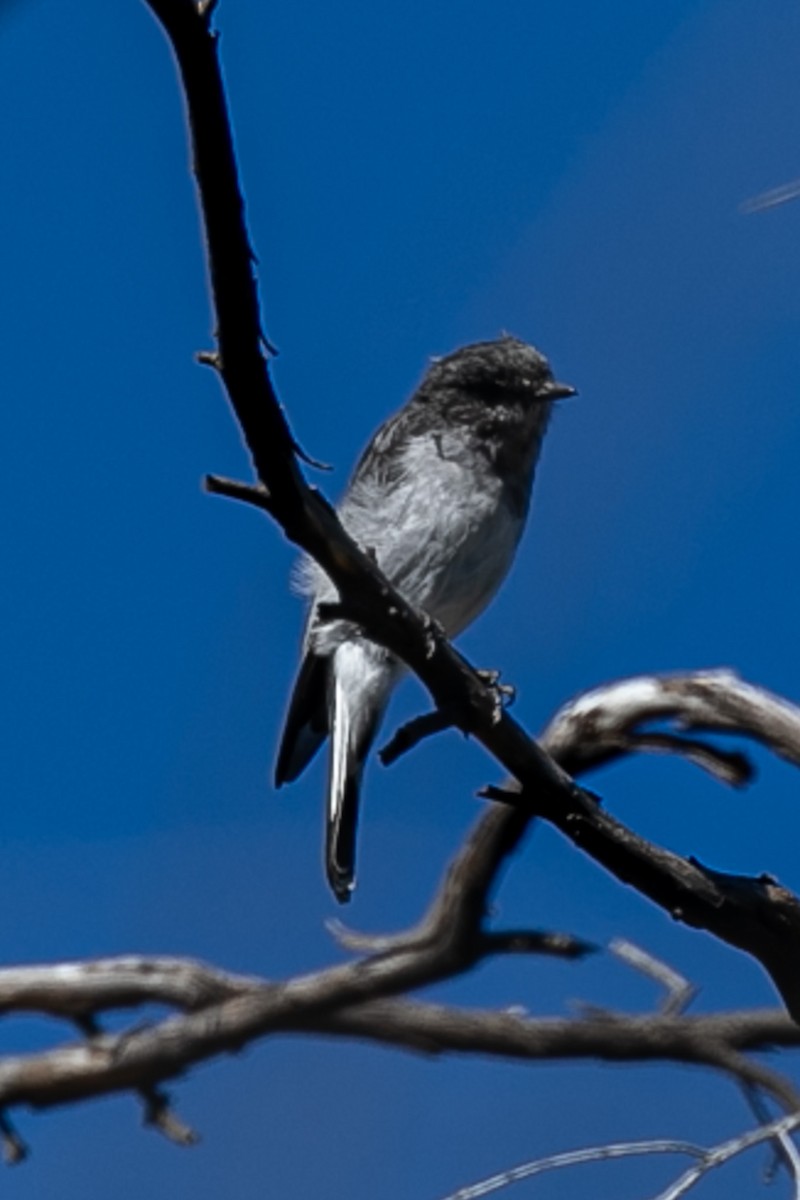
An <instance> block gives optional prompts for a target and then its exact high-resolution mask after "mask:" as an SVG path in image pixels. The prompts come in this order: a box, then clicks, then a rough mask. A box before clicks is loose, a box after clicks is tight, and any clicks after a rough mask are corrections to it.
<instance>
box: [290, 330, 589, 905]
mask: <svg viewBox="0 0 800 1200" xmlns="http://www.w3.org/2000/svg"><path fill="white" fill-rule="evenodd" d="M573 395H575V389H574V388H573V387H570V386H568V385H567V384H564V383H559V382H558V381H557V380H556V378H555V377H554V375H553V372H552V370H551V368H550V364H549V363H548V361H547V359H546V358H545V356H544V355H543V354H542V353H540V351H538V350H536V349H535V348H534V347H533V346H531V345H529V344H528V343H526V342H524V341H521V340H520V339H518V338H516V337H512V336H510V335H508V334H504V335H503V336H501V337H499V338H496V339H494V340H490V341H483V342H474V343H471V344H469V345H465V346H461V347H460V348H458V349H456V350H454V351H452V353H450V354H447V355H444V356H443V357H440V358H434V359H432V360H431V362H430V365H429V366H428V369H427V370H426V372H425V374H424V375H423V377H422V380H421V382H420V383H419V385H418V387H417V389H416V391H415V392H414V393H413V395H412V396H411V398H410V399H409V400H408V401H407V403H406V404H405V406H404V407H403V408H401V409H400V410H399V411H398V412H396V413H395V414H394V415H393V416H390V417H389V418H388V420H386V421H385V422H384V424H382V425H381V426H380V427H379V428H378V430H377V431H376V432H375V434H374V435H373V437H372V440H371V441H370V442H369V444H368V445H367V447H366V449H365V450H364V452H363V454H362V455H361V458H360V459H359V461H358V463H357V465H356V467H355V470H354V472H353V474H352V477H351V479H350V482H349V484H348V486H347V488H346V491H345V493H344V496H343V498H342V500H341V502H340V503H339V505H338V507H337V512H338V515H339V519H340V520H341V523H342V525H343V526H344V528H345V529H346V530H347V532H348V533H349V534H350V536H351V537H352V538H353V539H354V540H355V541H356V542H357V543H358V544H359V546H360V547H361V549H362V550H364V551H365V552H367V553H369V554H370V555H371V556H373V557H374V559H375V561H376V562H377V565H378V566H379V567H380V569H381V570H382V571H383V573H384V575H385V576H386V578H387V579H388V580H389V581H390V582H391V583H392V584H393V585H394V587H395V588H396V589H397V590H398V591H399V592H400V593H401V595H402V596H403V598H404V599H405V600H406V601H408V602H409V603H410V604H412V605H413V606H414V607H416V608H417V609H418V610H421V611H422V612H424V613H425V614H426V616H427V617H428V618H430V619H432V620H433V621H435V622H436V623H437V624H438V625H439V627H440V628H441V629H442V630H443V631H444V633H445V634H446V635H447V636H448V637H451V638H452V637H455V636H457V635H458V634H459V633H461V632H462V630H464V629H465V628H466V627H467V626H468V625H469V624H471V622H472V621H474V619H475V618H476V617H477V616H478V615H479V614H480V613H481V612H482V611H483V609H484V608H485V607H486V605H487V604H488V603H489V601H490V600H491V599H492V597H493V596H494V594H495V592H496V591H497V589H498V588H499V586H500V584H501V583H502V582H503V580H504V578H505V576H506V574H507V573H508V570H509V568H510V566H511V564H512V562H513V559H514V556H515V553H516V549H517V546H518V544H519V540H520V537H521V535H522V531H523V528H524V526H525V521H526V518H527V514H528V508H529V504H530V497H531V488H532V484H533V477H534V471H535V468H536V463H537V460H538V457H539V452H540V449H541V445H542V439H543V437H544V434H545V431H546V429H547V425H548V422H549V419H550V414H551V411H552V408H553V404H554V402H555V401H557V400H560V399H563V398H566V397H568V396H573ZM297 585H298V590H299V591H300V592H301V594H304V595H305V596H306V597H307V598H308V601H309V611H308V616H307V619H306V624H305V631H304V634H303V643H302V657H301V663H300V668H299V671H298V674H297V679H296V682H295V685H294V689H293V692H292V695H291V699H290V701H289V706H288V711H287V716H286V721H285V726H284V732H283V737H282V739H281V743H280V748H279V751H278V756H277V761H276V767H275V785H276V787H281V786H282V785H283V784H286V783H291V782H293V781H294V780H295V779H297V777H298V776H299V775H300V774H301V773H302V772H303V771H304V770H305V768H306V767H307V765H308V764H309V763H310V761H311V760H312V758H313V757H314V756H315V754H316V753H317V751H318V750H319V748H320V747H321V746H322V744H323V742H324V741H325V739H326V738H328V737H330V741H331V746H330V754H329V772H328V788H327V811H326V822H325V830H326V832H325V865H326V873H327V877H328V882H329V884H330V887H331V889H332V891H333V894H334V896H335V897H336V899H337V900H339V901H340V902H341V903H344V902H346V901H348V900H349V899H350V898H351V896H352V893H353V889H354V887H355V859H356V831H357V825H358V815H359V793H360V788H361V778H362V773H363V769H364V763H365V760H366V758H367V755H368V752H369V750H370V747H371V746H372V743H373V742H374V740H375V738H376V736H377V733H378V729H379V726H380V723H381V721H382V718H383V715H384V712H385V709H386V705H387V703H388V700H389V697H390V694H391V692H392V690H393V688H394V687H395V685H396V684H397V682H398V679H399V677H400V675H401V674H402V671H403V667H402V664H401V663H400V662H399V661H398V659H397V658H395V657H394V656H393V655H392V654H391V653H390V652H389V651H388V650H386V649H385V648H384V647H382V646H379V645H378V644H377V643H375V642H373V641H370V640H369V639H368V638H366V637H365V636H363V634H362V633H361V632H360V631H359V630H358V629H357V628H356V627H355V626H354V625H353V624H352V623H348V622H346V621H344V620H342V619H335V618H334V619H331V618H330V617H328V618H327V619H326V618H325V616H324V615H323V614H322V613H321V612H320V606H321V605H325V604H328V605H330V604H331V603H332V602H335V600H336V599H337V591H336V588H335V587H334V585H333V583H332V582H331V581H330V579H329V578H328V576H327V575H326V574H325V573H324V571H323V570H322V568H321V567H319V566H318V565H317V564H316V563H315V562H313V561H312V560H311V559H304V560H302V562H301V564H300V567H299V572H298V577H297Z"/></svg>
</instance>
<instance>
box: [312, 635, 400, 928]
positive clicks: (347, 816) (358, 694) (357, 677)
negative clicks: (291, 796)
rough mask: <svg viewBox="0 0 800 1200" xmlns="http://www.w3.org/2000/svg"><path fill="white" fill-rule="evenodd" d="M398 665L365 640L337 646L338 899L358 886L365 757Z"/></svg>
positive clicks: (332, 819) (334, 846) (333, 826)
mask: <svg viewBox="0 0 800 1200" xmlns="http://www.w3.org/2000/svg"><path fill="white" fill-rule="evenodd" d="M395 678H396V671H395V669H394V668H393V667H392V666H391V665H390V664H389V662H388V660H387V657H386V654H385V652H383V651H379V650H378V647H376V646H374V645H372V644H367V643H363V642H361V643H356V642H345V643H344V644H343V645H342V646H340V647H339V649H338V650H337V651H336V654H335V659H334V669H333V671H332V675H331V680H330V695H329V721H330V735H331V757H330V775H329V779H328V812H327V820H326V826H325V868H326V871H327V875H328V882H329V883H330V885H331V888H332V890H333V893H334V895H335V896H336V899H337V900H338V901H339V902H340V903H342V904H344V903H346V902H347V901H348V900H349V899H350V896H351V895H352V892H353V888H354V887H355V863H356V832H357V829H358V811H359V798H360V793H361V776H362V773H363V770H364V760H365V759H366V757H367V754H368V752H369V748H370V746H371V745H372V743H373V741H374V740H375V735H376V733H377V732H378V726H379V724H380V721H381V717H382V716H383V711H384V709H385V707H386V701H387V699H388V697H389V692H390V691H391V688H392V685H393V683H394V681H395Z"/></svg>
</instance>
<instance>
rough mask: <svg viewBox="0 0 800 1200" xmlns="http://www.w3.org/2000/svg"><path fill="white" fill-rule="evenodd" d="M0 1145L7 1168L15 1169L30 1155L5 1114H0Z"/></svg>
mask: <svg viewBox="0 0 800 1200" xmlns="http://www.w3.org/2000/svg"><path fill="white" fill-rule="evenodd" d="M0 1145H2V1150H3V1160H4V1162H5V1163H6V1166H9V1167H16V1166H17V1164H18V1163H21V1162H23V1161H24V1160H25V1159H26V1158H27V1157H28V1155H29V1153H30V1151H29V1149H28V1147H27V1146H26V1144H25V1142H23V1140H22V1138H21V1137H20V1136H19V1134H18V1133H17V1131H16V1129H15V1128H14V1126H13V1125H12V1124H11V1121H10V1120H9V1118H8V1114H7V1113H5V1112H0Z"/></svg>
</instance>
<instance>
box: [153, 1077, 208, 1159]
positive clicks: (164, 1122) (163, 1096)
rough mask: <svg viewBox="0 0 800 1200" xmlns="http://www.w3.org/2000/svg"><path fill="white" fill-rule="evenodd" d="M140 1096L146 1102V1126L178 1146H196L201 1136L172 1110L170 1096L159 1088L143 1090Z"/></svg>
mask: <svg viewBox="0 0 800 1200" xmlns="http://www.w3.org/2000/svg"><path fill="white" fill-rule="evenodd" d="M139 1095H140V1096H141V1098H142V1100H143V1101H144V1124H145V1125H149V1126H151V1127H152V1128H153V1129H157V1130H158V1132H159V1133H162V1134H163V1135H164V1137H165V1138H167V1139H168V1141H170V1142H174V1143H175V1145H176V1146H195V1145H196V1144H197V1143H198V1142H199V1141H200V1135H199V1134H198V1133H196V1132H195V1130H194V1129H192V1128H191V1126H189V1125H186V1124H184V1122H183V1121H181V1120H180V1118H179V1117H177V1116H176V1114H175V1113H174V1112H173V1110H172V1109H171V1108H170V1102H169V1096H168V1095H167V1093H166V1092H162V1091H161V1090H160V1089H159V1088H156V1087H151V1088H141V1089H140V1091H139Z"/></svg>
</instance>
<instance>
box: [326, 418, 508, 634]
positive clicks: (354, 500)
mask: <svg viewBox="0 0 800 1200" xmlns="http://www.w3.org/2000/svg"><path fill="white" fill-rule="evenodd" d="M341 515H342V520H343V522H344V524H345V526H346V527H347V528H348V530H349V531H350V532H351V533H352V534H353V536H354V537H355V538H356V540H357V541H359V542H360V544H361V545H362V546H363V547H364V548H365V549H370V550H373V551H374V552H375V554H376V556H377V560H378V563H379V565H380V567H381V568H382V570H383V571H384V572H385V573H386V575H387V576H388V578H389V579H390V580H391V581H392V583H393V584H395V586H396V587H397V588H398V589H399V590H400V591H401V592H402V593H403V595H404V596H405V597H406V599H408V600H409V601H410V602H411V603H412V604H415V605H417V606H419V607H420V608H422V609H424V610H425V611H426V612H427V613H428V614H429V615H430V616H431V617H433V618H434V619H435V620H437V621H439V622H440V623H441V624H442V626H443V627H444V629H445V630H446V632H447V633H448V634H450V635H451V636H452V635H455V634H457V633H459V632H460V631H461V630H462V629H464V628H465V627H466V626H467V625H469V624H470V622H471V621H473V620H474V619H475V617H477V616H478V614H479V613H480V612H481V611H482V610H483V609H484V608H485V606H486V605H487V604H488V602H489V601H490V600H491V598H492V596H493V595H494V593H495V592H496V591H497V588H498V587H499V585H500V583H501V582H502V580H503V579H504V577H505V575H506V574H507V572H508V569H509V567H510V565H511V562H512V560H513V557H514V552H515V550H516V547H517V543H518V541H519V537H520V534H521V532H522V527H523V524H524V513H523V514H520V512H519V510H518V508H517V507H516V506H515V505H513V504H512V503H510V502H509V497H508V495H507V489H506V488H505V486H504V484H503V482H502V480H501V479H500V478H499V477H498V475H497V472H496V471H494V470H493V469H492V467H491V464H490V462H489V461H488V460H487V459H486V457H485V456H483V455H481V454H476V453H474V452H473V451H471V450H470V447H469V446H467V445H466V444H465V443H464V441H463V439H460V440H459V439H457V438H454V437H447V436H446V435H439V436H437V435H430V436H427V437H424V438H423V437H421V438H417V439H414V440H413V441H412V442H411V443H410V444H409V445H408V446H407V447H406V449H405V451H404V455H403V460H402V469H401V470H400V471H398V472H397V473H396V474H395V476H394V479H393V481H392V484H391V486H390V487H386V488H385V489H378V488H371V489H363V490H361V491H359V492H356V493H351V495H350V496H349V497H348V499H347V501H346V502H345V504H344V505H343V506H342V513H341Z"/></svg>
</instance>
